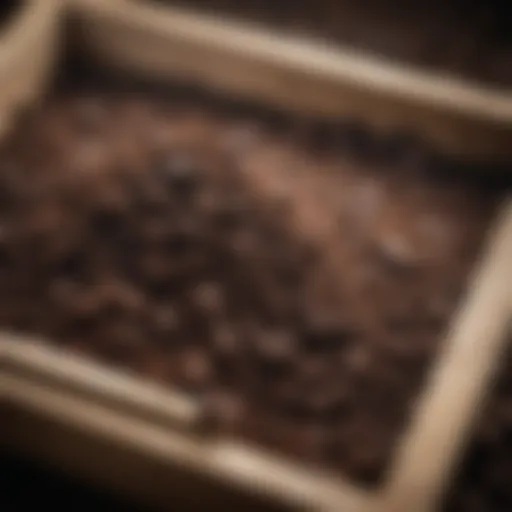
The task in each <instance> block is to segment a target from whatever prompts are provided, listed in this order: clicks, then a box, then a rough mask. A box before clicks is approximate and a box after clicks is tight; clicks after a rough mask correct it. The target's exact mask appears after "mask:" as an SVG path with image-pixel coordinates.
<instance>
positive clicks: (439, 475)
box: [375, 200, 512, 512]
mask: <svg viewBox="0 0 512 512" xmlns="http://www.w3.org/2000/svg"><path fill="white" fill-rule="evenodd" d="M511 302H512V200H509V201H508V203H506V204H505V206H504V207H503V210H502V212H501V215H500V219H499V222H498V223H497V226H496V227H495V229H494V230H493V232H492V233H491V237H490V240H489V244H488V248H487V251H486V253H485V255H484V258H483V260H482V262H481V263H480V265H479V266H478V268H477V270H476V273H475V276H474V278H473V280H472V282H471V287H470V289H469V292H468V295H467V297H466V300H465V301H464V302H463V304H462V307H461V309H460V311H459V313H458V314H457V315H455V317H454V319H453V323H452V328H451V329H450V331H449V333H448V336H447V339H446V341H445V343H444V344H443V345H442V347H443V348H442V350H441V353H440V355H439V357H438V361H437V364H436V365H435V367H434V368H433V371H432V374H431V376H430V379H429V383H428V385H427V388H426V391H425V393H424V396H423V398H421V399H420V400H419V403H418V404H417V407H416V413H415V415H414V417H413V418H412V421H411V425H410V428H409V430H408V432H406V434H405V436H404V439H403V441H402V445H401V446H400V447H399V449H398V453H397V457H396V460H395V461H394V465H393V466H392V469H391V472H390V478H389V481H388V483H387V485H386V486H385V488H384V491H383V493H382V496H379V497H378V499H377V505H376V508H375V510H378V511H379V512H380V511H386V512H397V511H402V510H415V511H419V512H423V511H430V510H435V509H436V506H437V504H438V501H439V499H440V498H441V497H442V493H443V491H444V490H445V488H446V487H447V485H448V484H449V482H450V478H451V476H452V472H453V469H454V466H455V465H456V463H457V462H458V461H459V459H460V456H461V455H462V453H463V449H464V447H465V445H466V443H467V441H468V437H469V435H470V434H471V431H472V427H473V423H474V420H475V419H476V418H477V414H478V412H479V411H480V409H481V405H482V404H483V402H484V398H485V396H486V393H487V392H488V391H489V389H490V385H491V384H492V382H493V377H494V376H495V375H496V373H497V370H498V366H499V362H500V359H502V357H501V356H502V355H503V353H504V349H505V345H506V342H507V339H508V337H507V336H506V335H507V329H508V325H509V319H510V317H511V312H512V311H511V309H512V308H511Z"/></svg>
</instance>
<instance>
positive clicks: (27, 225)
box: [0, 90, 497, 484]
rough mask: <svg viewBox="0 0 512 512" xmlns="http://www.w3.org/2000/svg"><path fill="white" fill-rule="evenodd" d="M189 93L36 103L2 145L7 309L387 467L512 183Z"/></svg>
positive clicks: (287, 448)
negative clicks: (474, 180) (501, 190)
mask: <svg viewBox="0 0 512 512" xmlns="http://www.w3.org/2000/svg"><path fill="white" fill-rule="evenodd" d="M185 96H186V95H185ZM185 96H184V95H180V94H178V93H176V94H175V95H173V93H172V92H170V93H168V94H167V96H165V97H161V96H159V95H158V94H146V93H144V92H136V91H135V90H134V91H132V92H130V91H128V92H127V91H125V92H124V93H123V94H121V93H120V92H117V93H115V94H111V93H110V92H108V91H103V92H102V91H94V90H93V91H91V90H88V91H85V92H84V91H80V90H75V91H71V92H69V93H66V94H64V93H63V94H61V95H58V96H57V97H56V98H53V99H49V100H48V102H47V103H46V105H44V106H43V107H41V108H40V110H39V111H37V112H33V113H31V114H29V115H28V116H27V117H26V118H25V119H24V120H23V121H22V122H20V124H19V126H18V127H17V129H16V131H15V132H13V133H12V134H11V135H10V137H9V139H8V140H6V142H5V144H4V145H3V147H2V148H1V150H0V167H1V173H0V196H1V197H0V325H1V326H2V327H4V328H9V329H14V330H19V331H22V332H29V333H35V334H41V335H44V336H47V337H48V338H49V339H51V340H53V342H55V343H58V344H59V345H61V346H65V347H67V348H69V349H71V350H74V351H76V352H78V353H81V354H84V355H87V356H92V357H95V358H98V359H100V360H103V361H106V362H109V363H111V364H113V365H115V366H118V367H124V368H129V369H132V370H134V371H136V372H138V373H139V374H140V375H141V376H144V377H148V378H151V379H153V380H156V381H159V382H163V383H168V384H172V385H175V386H178V387H179V388H180V389H182V390H183V391H185V392H187V393H190V395H191V396H193V397H195V398H196V399H197V400H199V401H201V403H202V404H204V410H205V416H206V418H207V419H208V421H207V423H209V424H210V425H211V428H213V429H214V430H216V431H218V433H219V434H221V435H234V436H241V437H243V438H247V439H249V440H251V441H252V442H256V443H259V444H261V445H264V446H265V447H266V448H267V449H270V450H276V451H277V452H280V453H283V454H286V455H287V456H289V457H294V458H296V459H297V460H302V461H304V462H308V463H309V464H312V465H320V466H324V467H329V468H333V469H335V470H339V471H341V472H343V473H345V474H347V475H349V476H350V477H351V478H354V479H356V480H358V481H360V482H362V483H367V484H373V483H375V482H377V481H378V479H379V478H380V477H381V476H382V474H383V471H384V469H385V467H386V462H387V461H388V459H389V457H390V454H392V451H393V447H394V444H395V442H396V440H397V439H398V437H399V435H400V433H401V431H402V429H403V426H404V424H406V421H407V418H408V416H409V413H410V410H411V406H412V405H413V400H414V399H415V397H416V396H417V393H418V391H419V390H420V389H421V387H422V384H423V378H424V375H425V373H426V370H427V368H428V365H429V362H430V361H431V360H432V358H433V357H434V355H435V353H436V350H437V348H438V345H439V342H440V339H441V335H442V334H443V333H444V331H445V329H446V326H447V322H448V321H449V319H450V317H451V315H452V313H453V312H454V310H455V308H456V306H457V304H458V301H459V299H460V297H461V296H462V294H463V293H464V290H465V282H466V277H467V275H468V272H469V271H470V269H471V267H472V265H473V263H474V261H475V257H476V255H477V254H478V250H479V247H480V245H481V242H482V239H483V236H484V233H485V231H486V228H487V226H488V222H489V220H490V219H491V217H492V213H493V211H494V206H495V204H496V200H497V195H496V194H495V193H494V192H493V191H492V190H491V188H490V187H486V186H485V185H483V184H482V183H480V184H478V185H473V184H463V183H462V182H461V181H460V180H459V179H457V178H450V177H449V176H448V175H446V174H445V172H444V170H443V169H442V168H440V167H436V166H435V165H434V164H433V162H432V161H431V159H430V158H428V156H427V155H428V154H429V153H428V151H424V150H422V147H421V145H415V144H414V143H413V142H412V141H410V140H409V139H408V138H407V137H403V138H400V137H397V138H396V139H394V143H393V144H391V143H390V141H387V142H386V143H379V144H376V143H372V142H370V139H371V138H369V136H368V135H367V134H366V132H365V131H364V130H359V129H355V128H354V126H353V125H351V124H348V125H345V124H340V123H338V124H336V125H332V126H326V125H325V124H320V123H318V122H309V121H308V122H306V121H305V120H300V119H295V120H294V119H289V118H287V117H286V116H283V115H281V114H277V113H269V112H266V111H264V110H258V109H254V108H252V109H250V108H242V107H241V106H240V105H236V104H235V103H233V102H226V101H224V102H222V101H220V100H215V101H214V100H212V99H208V100H207V99H205V98H204V97H202V96H200V95H199V96H197V97H194V95H189V96H186V97H185ZM397 141H398V142H397ZM390 148H394V149H393V150H391V149H390ZM397 148H399V149H397ZM384 149H386V150H384ZM206 418H205V419H206ZM376 425H378V428H376Z"/></svg>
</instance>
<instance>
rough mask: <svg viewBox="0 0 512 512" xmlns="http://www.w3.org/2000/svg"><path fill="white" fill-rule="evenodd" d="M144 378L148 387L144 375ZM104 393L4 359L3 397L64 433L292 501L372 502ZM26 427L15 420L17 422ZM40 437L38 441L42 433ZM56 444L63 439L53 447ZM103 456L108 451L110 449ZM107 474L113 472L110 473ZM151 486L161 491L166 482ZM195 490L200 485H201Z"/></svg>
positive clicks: (76, 465) (343, 506) (351, 505)
mask: <svg viewBox="0 0 512 512" xmlns="http://www.w3.org/2000/svg"><path fill="white" fill-rule="evenodd" d="M44 357H45V358H46V357H47V355H45V356H44ZM23 364H24V365H27V366H30V367H34V366H35V367H37V368H38V369H39V368H40V367H41V366H45V365H44V364H41V363H37V362H36V361H35V360H34V361H31V362H30V363H27V361H25V362H24V363H23ZM70 381H73V379H72V378H71V379H70ZM91 384H93V383H92V382H91ZM95 385H96V384H95ZM139 386H140V387H141V388H142V387H143V385H142V384H140V383H139ZM105 392H106V390H105ZM101 398H102V399H101V400H98V399H97V398H94V397H91V396H88V395H81V394H78V393H76V392H75V391H74V388H73V386H67V387H66V386H63V387H61V388H55V387H52V385H51V382H50V381H48V382H45V383H44V382H41V381H38V380H37V379H31V378H27V377H26V375H23V374H19V373H17V372H11V371H6V370H5V367H4V366H2V367H0V405H3V406H6V405H7V406H14V408H17V409H21V410H23V411H26V412H29V413H32V414H33V415H34V416H35V417H39V418H46V419H47V420H50V421H51V422H53V423H55V424H56V425H59V426H60V427H63V429H61V430H63V432H64V434H61V435H68V434H66V432H68V433H69V435H71V434H72V433H73V432H76V431H79V432H82V433H84V434H86V437H87V442H88V443H90V444H91V450H93V451H94V447H95V444H96V443H98V442H101V443H107V444H109V445H110V444H112V445H113V446H117V447H119V446H121V447H124V448H125V449H127V450H128V451H129V452H131V453H139V454H143V455H144V456H145V457H147V458H149V459H154V460H155V461H160V462H163V463H164V464H165V465H167V466H169V467H170V468H171V467H172V468H174V469H175V470H176V468H178V471H179V468H182V469H183V470H187V471H193V472H194V473H196V474H202V475H206V476H207V477H208V478H210V479H212V481H213V482H218V483H219V485H224V486H228V487H231V488H233V489H236V490H238V491H240V490H243V491H245V492H246V493H248V494H252V493H264V495H265V496H266V497H267V498H269V499H273V500H277V503H281V504H283V505H286V506H288V507H294V508H310V509H311V508H313V509H315V510H316V509H326V508H328V507H330V506H332V504H333V503H336V504H337V507H338V508H337V510H340V511H347V512H352V511H355V510H362V507H365V506H366V504H367V503H368V497H367V496H366V494H365V493H364V492H362V491H359V490H357V489H355V488H354V487H353V486H351V485H348V484H347V485H345V484H344V483H343V482H339V480H338V479H334V478H333V477H332V476H331V475H325V474H323V473H318V474H316V473H314V472H311V470H310V469H302V468H301V467H298V466H296V465H295V464H292V463H286V462H285V461H283V460H281V459H280V458H278V457H274V456H272V455H267V454H265V452H264V451H260V450H259V449H255V448H253V447H251V446H250V445H247V444H244V443H240V442H235V441H231V440H225V439H216V438H214V437H201V436H193V435H191V434H189V433H186V432H184V431H179V430H177V429H176V428H174V425H172V426H169V425H168V424H164V423H156V422H154V421H153V420H152V418H151V417H144V416H143V415H140V414H136V415H133V414H130V413H129V412H128V411H127V410H126V409H120V408H117V407H112V405H111V403H110V401H109V400H105V396H102V397H101ZM21 428H22V427H21V426H20V427H19V428H18V427H16V429H15V430H16V431H18V430H19V429H21ZM1 431H2V429H1V426H0V432H1ZM16 431H15V432H14V433H13V432H11V433H10V434H9V433H8V432H7V433H6V432H3V435H2V437H3V439H2V442H3V443H8V444H9V443H11V441H12V442H14V443H16V439H13V440H11V439H9V435H11V436H13V437H14V438H16ZM34 442H35V443H36V444H37V442H38V440H37V436H36V437H35V438H34ZM52 443H57V445H58V444H59V439H53V440H52ZM33 444H34V443H33V442H32V443H31V442H30V440H29V439H26V438H25V439H22V441H21V448H22V449H25V450H28V451H32V450H35V451H36V452H37V451H38V448H37V446H33ZM82 448H83V447H82ZM57 452H58V446H56V447H55V453H57ZM87 452H88V450H86V453H87ZM77 454H78V451H77ZM105 456H106V457H108V456H109V454H108V453H105ZM85 458H87V457H85ZM89 462H90V461H89ZM87 463H88V461H87V460H83V459H81V458H80V455H79V454H78V455H75V456H74V457H73V460H72V467H70V468H68V469H70V470H73V471H77V470H78V471H80V469H81V468H82V467H83V465H84V464H87ZM105 477H106V478H108V475H105ZM157 484H158V482H155V485H157ZM160 484H161V482H160ZM126 485H130V482H126ZM165 485H167V486H172V481H166V482H165ZM153 490H154V491H155V492H156V493H157V494H160V495H161V494H162V493H161V490H158V489H153ZM197 492H201V490H200V489H197ZM161 505H165V504H161Z"/></svg>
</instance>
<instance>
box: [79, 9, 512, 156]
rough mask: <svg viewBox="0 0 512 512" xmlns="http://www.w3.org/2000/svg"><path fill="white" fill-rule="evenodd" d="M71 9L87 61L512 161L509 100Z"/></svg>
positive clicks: (392, 69)
mask: <svg viewBox="0 0 512 512" xmlns="http://www.w3.org/2000/svg"><path fill="white" fill-rule="evenodd" d="M71 3H72V6H74V9H75V12H76V13H77V15H78V17H79V19H81V21H82V23H83V24H84V27H85V30H84V32H85V34H86V43H87V45H88V46H89V49H90V51H91V52H92V53H93V54H95V55H96V57H98V58H101V59H104V60H106V61H107V62H108V63H109V64H116V65H118V66H121V67H125V68H130V69H131V70H135V71H137V72H139V73H140V72H145V73H146V74H148V75H152V76H159V77H162V76H173V75H174V76H175V75H177V76H181V77H185V78H190V79H193V80H196V81H199V82H204V83H205V84H207V85H208V86H209V87H211V88H219V89H221V90H223V91H227V92H236V93H237V94H243V95H246V96H248V97H250V98H253V99H254V98H256V99H261V100H263V101H265V102H271V103H277V104H279V105H281V106H284V107H287V108H291V109H295V110H300V111H301V112H302V113H310V114H320V115H323V116H329V117H332V116H339V115H343V116H350V117H354V118H361V119H362V120H364V121H365V122H367V123H370V124H371V125H373V126H374V127H376V128H378V129H381V130H389V129H393V128H396V129H412V130H419V131H420V132H421V134H422V135H424V136H426V137H427V138H428V139H430V140H431V141H432V142H433V143H435V144H436V145H438V146H439V147H440V148H441V149H443V150H445V151H447V152H449V153H452V154H455V155H456V156H459V157H471V158H486V159H489V160H507V161H510V160H511V159H512V148H511V145H510V138H511V136H512V91H511V92H510V93H505V92H500V91H497V90H488V89H484V88H481V87H477V86H473V85H470V84H468V83H466V82H462V81H457V80H455V79H450V78H447V77H442V76H436V75H433V74H428V73H423V72H421V71H418V70H416V69H413V68H407V67H403V66H399V65H396V64H392V63H386V62H384V61H382V60H377V59H375V58H371V57H369V56H367V55H363V54H358V53H356V52H354V51H350V50H347V49H346V48H339V47H335V46H331V45H327V44H320V43H318V42H312V41H307V40H304V39H298V38H293V37H288V36H287V37H284V36H281V35H277V34H275V33H273V32H271V31H267V30H263V29H255V28H253V27H251V26H250V25H247V24H243V23H238V22H233V21H224V20H222V19H216V18H215V17H212V16H205V15H198V14H196V13H191V12H187V11H186V10H182V9H178V8H171V7H167V6H165V7H162V6H160V5H153V4H151V3H150V2H143V1H129V0H111V1H110V2H103V1H102V0H72V2H71Z"/></svg>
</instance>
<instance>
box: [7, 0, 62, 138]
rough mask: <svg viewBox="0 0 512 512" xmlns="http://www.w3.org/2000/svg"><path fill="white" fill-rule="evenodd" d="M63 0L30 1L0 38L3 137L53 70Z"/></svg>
mask: <svg viewBox="0 0 512 512" xmlns="http://www.w3.org/2000/svg"><path fill="white" fill-rule="evenodd" d="M62 7H63V4H62V1H61V0H44V1H40V0H28V1H27V2H24V5H22V7H20V10H19V12H18V13H17V14H16V15H15V16H14V18H13V20H12V23H11V25H10V26H9V27H8V29H7V30H6V31H5V32H4V33H3V34H2V36H1V37H0V91H1V95H0V136H1V135H2V134H3V133H5V132H6V131H7V129H8V128H9V126H10V125H11V123H12V121H13V118H14V116H15V115H16V113H17V110H18V109H20V108H23V107H24V106H26V105H29V104H30V103H31V102H33V101H35V100H36V98H37V97H39V96H40V95H41V94H42V93H43V92H44V87H45V85H46V83H47V82H48V79H49V77H50V75H51V73H52V72H53V64H54V62H55V57H56V54H57V43H58V35H59V25H60V23H59V22H60V19H61V12H62V11H61V8H62Z"/></svg>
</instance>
